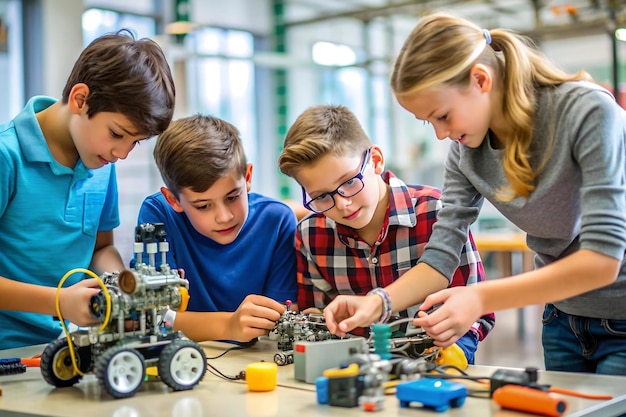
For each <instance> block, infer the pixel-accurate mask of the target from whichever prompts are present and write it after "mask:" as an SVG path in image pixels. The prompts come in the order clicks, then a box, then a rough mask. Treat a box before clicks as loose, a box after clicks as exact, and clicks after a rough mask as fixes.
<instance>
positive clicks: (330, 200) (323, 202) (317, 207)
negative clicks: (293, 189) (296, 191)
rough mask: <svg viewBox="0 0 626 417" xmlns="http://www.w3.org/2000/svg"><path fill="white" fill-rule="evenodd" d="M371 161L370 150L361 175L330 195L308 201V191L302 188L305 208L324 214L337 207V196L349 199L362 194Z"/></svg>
mask: <svg viewBox="0 0 626 417" xmlns="http://www.w3.org/2000/svg"><path fill="white" fill-rule="evenodd" d="M369 160H370V148H368V149H367V150H366V151H365V155H364V156H363V162H361V168H360V169H359V173H358V174H356V175H355V176H354V177H352V178H350V179H349V180H348V181H346V182H344V183H343V184H341V185H340V186H339V187H337V189H335V191H332V192H330V193H324V194H322V195H320V196H318V197H315V198H312V199H310V200H308V201H307V194H306V191H304V188H302V203H303V204H304V207H306V208H307V209H309V210H311V211H314V212H316V213H323V212H325V211H328V210H330V209H331V208H333V207H335V194H339V195H340V196H342V197H345V198H349V197H354V196H355V195H357V194H358V193H360V192H361V190H363V187H365V184H364V183H363V171H365V167H366V166H367V163H368V162H369Z"/></svg>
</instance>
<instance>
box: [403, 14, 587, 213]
mask: <svg viewBox="0 0 626 417" xmlns="http://www.w3.org/2000/svg"><path fill="white" fill-rule="evenodd" d="M487 36H488V37H490V41H491V43H490V44H488V43H487ZM475 64H484V65H487V66H490V67H491V68H493V69H494V70H495V80H494V82H498V83H500V84H501V85H502V86H503V107H504V108H503V115H504V120H505V121H506V123H507V124H508V125H509V126H510V128H511V132H512V133H511V136H510V137H508V138H506V141H504V142H505V149H504V153H505V157H504V171H505V173H506V177H507V180H508V182H509V184H510V187H509V188H506V189H503V190H500V193H499V196H498V198H499V199H501V200H503V201H510V200H512V199H513V198H515V197H517V196H522V197H528V196H529V195H530V193H531V192H532V191H533V190H534V188H535V187H534V180H535V177H536V175H537V173H538V172H539V171H540V170H541V169H542V168H543V166H544V165H545V162H546V161H547V157H545V158H544V160H543V162H542V163H541V164H540V165H539V166H538V167H535V169H534V170H533V167H532V166H531V164H530V162H529V154H530V152H529V150H530V146H531V142H532V137H533V118H534V112H535V105H536V91H537V89H538V88H539V87H546V86H558V85H560V84H562V83H564V82H566V81H576V80H590V79H591V77H590V76H589V75H588V74H587V73H586V72H583V71H581V72H579V73H576V74H573V75H569V74H567V73H565V72H564V71H562V70H560V69H558V68H557V67H556V66H555V65H554V64H552V63H551V62H550V61H549V60H548V59H547V58H546V57H545V55H543V53H542V52H541V51H539V49H538V48H537V46H536V45H535V44H534V43H533V42H532V41H531V40H530V39H529V38H527V37H524V36H522V35H519V34H516V33H513V32H511V31H508V30H506V29H492V30H489V31H488V34H486V33H485V32H484V31H483V29H481V28H480V27H478V26H476V25H475V24H473V23H471V22H469V21H467V20H465V19H461V18H457V17H454V16H450V15H447V14H443V13H435V14H432V15H429V16H426V17H424V18H422V19H421V20H420V21H419V23H418V24H417V26H416V27H415V28H414V29H413V31H412V32H411V34H410V35H409V37H408V38H407V39H406V41H405V43H404V45H403V46H402V49H401V50H400V54H399V55H398V57H397V58H396V61H395V64H394V67H393V72H392V75H391V88H392V90H393V92H394V94H395V95H396V96H403V95H408V94H412V93H415V92H417V91H420V90H423V89H426V88H430V87H448V86H460V87H464V86H466V85H468V83H469V80H470V71H471V69H472V67H473V66H474V65H475Z"/></svg>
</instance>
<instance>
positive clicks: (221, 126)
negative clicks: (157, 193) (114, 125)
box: [154, 114, 247, 197]
mask: <svg viewBox="0 0 626 417" xmlns="http://www.w3.org/2000/svg"><path fill="white" fill-rule="evenodd" d="M154 160H155V162H156V165H157V167H158V168H159V171H160V173H161V177H162V178H163V182H164V183H165V186H166V187H167V188H169V189H170V191H172V193H174V195H175V196H176V197H178V195H179V193H180V191H181V190H182V189H183V188H189V189H191V190H192V191H194V192H196V193H201V192H204V191H206V190H208V189H209V188H210V187H211V186H212V185H213V184H215V182H216V181H217V180H219V179H220V178H222V177H223V176H225V175H228V174H230V173H231V172H232V170H233V169H234V170H236V171H237V172H238V173H240V174H241V175H242V176H245V175H246V165H247V161H246V155H245V153H244V150H243V145H242V143H241V140H240V138H239V130H237V128H236V127H235V126H233V125H232V124H230V123H228V122H226V121H224V120H222V119H219V118H217V117H212V116H203V115H200V114H198V115H195V116H190V117H184V118H181V119H178V120H175V121H173V122H172V123H171V124H170V126H169V127H168V128H167V129H166V130H165V132H163V133H162V134H161V135H159V137H158V138H157V141H156V146H155V148H154Z"/></svg>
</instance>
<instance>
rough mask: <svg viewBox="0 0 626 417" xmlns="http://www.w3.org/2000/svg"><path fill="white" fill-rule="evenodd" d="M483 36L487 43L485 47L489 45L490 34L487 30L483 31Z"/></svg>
mask: <svg viewBox="0 0 626 417" xmlns="http://www.w3.org/2000/svg"><path fill="white" fill-rule="evenodd" d="M483 35H485V40H486V41H487V45H491V34H490V33H489V30H488V29H483Z"/></svg>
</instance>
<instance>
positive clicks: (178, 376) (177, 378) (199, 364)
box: [157, 340, 206, 391]
mask: <svg viewBox="0 0 626 417" xmlns="http://www.w3.org/2000/svg"><path fill="white" fill-rule="evenodd" d="M157 367H158V370H159V377H160V378H161V380H162V381H163V382H164V383H165V384H166V385H167V386H169V387H170V388H172V389H173V390H174V391H184V390H189V389H191V388H193V387H195V386H196V385H197V384H198V383H199V382H200V381H201V380H202V378H204V374H205V373H206V355H205V354H204V350H202V348H201V347H200V346H199V345H198V344H197V343H196V342H194V341H192V340H175V341H173V342H172V343H170V344H169V345H167V346H165V347H164V348H163V350H162V351H161V354H160V355H159V363H158V366H157Z"/></svg>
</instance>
